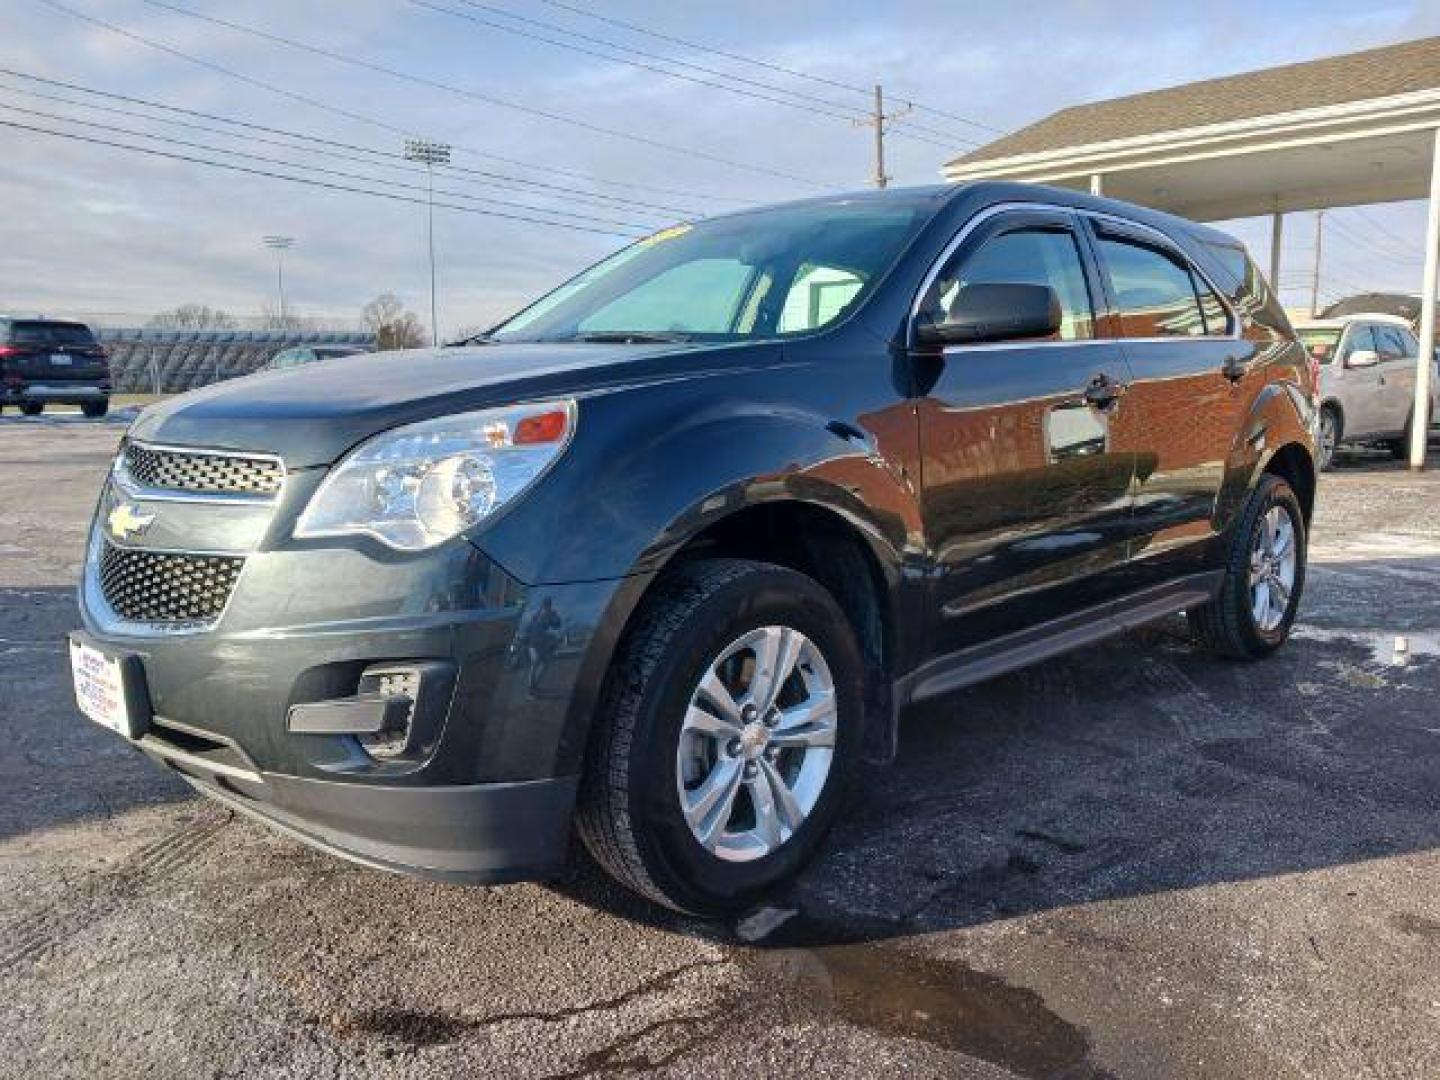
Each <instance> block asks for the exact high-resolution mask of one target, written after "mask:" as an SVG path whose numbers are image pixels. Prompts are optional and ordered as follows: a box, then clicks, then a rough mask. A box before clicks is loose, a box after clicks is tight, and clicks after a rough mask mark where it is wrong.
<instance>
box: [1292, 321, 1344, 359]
mask: <svg viewBox="0 0 1440 1080" xmlns="http://www.w3.org/2000/svg"><path fill="white" fill-rule="evenodd" d="M1295 333H1296V335H1297V336H1298V337H1299V338H1300V344H1302V345H1304V346H1305V349H1306V351H1307V352H1309V354H1310V355H1311V356H1312V357H1314V359H1315V362H1316V363H1317V364H1328V363H1330V361H1331V360H1333V359H1335V346H1337V345H1339V344H1340V330H1339V328H1338V327H1336V328H1320V327H1316V328H1313V329H1309V330H1297V331H1295Z"/></svg>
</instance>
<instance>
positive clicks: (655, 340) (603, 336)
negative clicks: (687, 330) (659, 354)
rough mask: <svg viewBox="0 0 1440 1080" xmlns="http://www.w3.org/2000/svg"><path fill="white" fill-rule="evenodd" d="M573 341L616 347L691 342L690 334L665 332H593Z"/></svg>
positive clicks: (576, 336) (579, 336) (572, 339)
mask: <svg viewBox="0 0 1440 1080" xmlns="http://www.w3.org/2000/svg"><path fill="white" fill-rule="evenodd" d="M569 340H571V341H590V342H596V343H607V344H614V345H650V344H668V343H671V342H680V341H689V340H690V335H689V334H681V333H676V332H668V331H664V330H591V331H589V332H588V333H584V334H576V335H575V336H574V337H572V338H570V339H569Z"/></svg>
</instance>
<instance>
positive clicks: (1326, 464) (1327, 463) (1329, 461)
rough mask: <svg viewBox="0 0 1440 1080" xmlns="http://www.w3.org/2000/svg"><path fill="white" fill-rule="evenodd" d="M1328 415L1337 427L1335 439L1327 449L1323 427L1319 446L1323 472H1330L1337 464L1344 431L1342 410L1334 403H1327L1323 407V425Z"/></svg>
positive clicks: (1321, 413)
mask: <svg viewBox="0 0 1440 1080" xmlns="http://www.w3.org/2000/svg"><path fill="white" fill-rule="evenodd" d="M1327 417H1328V418H1329V419H1330V422H1331V423H1332V424H1333V425H1334V427H1335V438H1334V441H1333V442H1332V443H1331V446H1330V449H1329V450H1328V451H1327V450H1326V449H1325V436H1324V433H1323V428H1322V433H1321V436H1320V445H1319V446H1318V447H1317V449H1318V450H1319V457H1320V460H1319V462H1318V465H1319V469H1320V471H1321V472H1328V471H1329V469H1330V467H1331V466H1332V465H1334V464H1335V453H1336V451H1338V450H1339V449H1340V435H1341V432H1342V431H1343V428H1342V427H1341V420H1340V412H1339V410H1338V409H1336V408H1335V407H1334V406H1333V405H1326V406H1324V407H1322V408H1321V410H1320V422H1321V424H1322V425H1323V424H1324V423H1325V420H1326V418H1327Z"/></svg>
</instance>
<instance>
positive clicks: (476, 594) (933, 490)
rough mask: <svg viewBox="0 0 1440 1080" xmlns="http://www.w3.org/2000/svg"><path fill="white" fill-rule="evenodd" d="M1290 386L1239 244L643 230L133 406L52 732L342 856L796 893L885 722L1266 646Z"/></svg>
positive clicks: (998, 221) (897, 208)
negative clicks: (948, 702)
mask: <svg viewBox="0 0 1440 1080" xmlns="http://www.w3.org/2000/svg"><path fill="white" fill-rule="evenodd" d="M1315 391H1316V378H1315V372H1314V369H1313V367H1312V364H1311V362H1310V357H1309V356H1308V354H1307V353H1306V351H1305V349H1304V348H1303V347H1302V346H1301V345H1300V343H1299V342H1298V340H1297V339H1296V337H1295V335H1294V333H1293V331H1292V330H1291V328H1290V326H1289V324H1288V323H1287V322H1286V319H1285V316H1284V314H1283V313H1282V312H1281V309H1280V307H1279V306H1278V304H1277V302H1276V299H1275V296H1274V294H1273V293H1272V292H1271V290H1270V289H1269V288H1268V287H1267V285H1266V284H1265V282H1264V280H1263V279H1262V278H1261V277H1260V275H1259V274H1258V273H1257V271H1256V269H1255V267H1254V266H1253V264H1252V263H1251V262H1250V261H1249V260H1248V259H1247V257H1246V255H1245V252H1244V250H1243V248H1242V247H1241V245H1240V244H1239V243H1237V242H1236V241H1235V240H1233V239H1231V238H1230V237H1228V236H1226V235H1224V234H1223V233H1220V232H1216V231H1214V230H1212V229H1210V228H1206V227H1202V226H1199V225H1195V224H1193V223H1191V222H1188V221H1184V220H1181V219H1179V218H1175V217H1170V216H1167V215H1163V214H1159V213H1155V212H1152V211H1148V210H1144V209H1141V208H1139V207H1135V206H1131V205H1127V204H1124V203H1119V202H1114V201H1110V200H1105V199H1100V198H1094V197H1090V196H1088V195H1082V194H1077V193H1075V192H1071V191H1063V190H1058V189H1049V188H1042V187H1034V186H1029V185H1018V184H1002V183H993V182H984V183H975V184H967V185H961V186H955V187H944V188H938V187H937V188H922V189H911V190H892V191H886V192H875V193H866V194H860V195H847V196H842V197H830V198H821V199H816V200H813V201H808V202H800V203H794V204H789V205H784V206H777V207H771V208H765V209H758V210H751V211H745V212H741V213H736V214H731V215H729V216H724V217H719V218H715V219H711V220H707V221H702V222H699V223H696V224H690V225H680V226H677V227H674V228H669V229H665V230H663V231H661V232H658V233H656V234H654V235H652V236H649V237H648V238H646V239H643V240H640V241H639V242H637V243H635V244H633V245H631V246H630V247H627V248H625V249H624V250H622V251H620V252H618V253H617V254H615V255H612V256H610V257H609V258H607V259H605V260H603V261H601V262H600V263H598V264H596V265H595V266H593V267H591V268H590V269H589V270H586V271H584V272H583V273H581V274H580V275H579V276H578V277H576V278H574V279H573V280H571V281H569V282H568V283H566V284H564V285H562V286H560V287H559V288H558V289H556V290H555V291H554V292H552V293H550V294H549V295H547V296H545V297H544V298H542V299H540V300H538V301H537V302H535V303H534V304H533V305H531V306H530V307H528V308H526V309H524V310H523V311H521V312H520V313H519V314H518V315H516V316H514V317H513V318H511V319H509V320H508V321H506V322H504V323H502V324H500V325H499V326H497V327H495V328H494V329H493V330H491V331H490V332H488V333H486V334H483V335H479V336H477V337H475V338H473V339H471V340H470V341H467V342H462V343H459V344H457V345H454V346H450V347H445V348H433V349H421V350H414V351H410V352H403V353H389V354H379V355H372V356H352V357H347V358H345V359H344V360H339V361H334V362H323V363H318V364H312V365H306V366H303V367H297V368H293V369H290V370H284V371H273V372H265V373H261V374H258V375H255V376H252V377H249V378H245V379H240V380H235V381H232V382H227V383H223V384H219V385H215V386H211V387H209V388H206V389H203V390H199V391H196V392H194V393H190V394H186V395H184V396H182V397H178V398H174V399H172V400H170V401H167V402H164V403H161V404H157V405H154V406H151V407H150V408H148V409H146V410H145V411H144V412H143V413H142V414H141V415H140V417H139V418H138V419H137V420H136V421H135V423H134V425H133V426H132V427H131V428H130V430H129V432H128V433H127V434H126V436H125V439H124V442H123V444H122V446H121V448H120V450H119V453H118V455H117V457H116V459H115V462H114V467H113V469H112V471H111V473H110V475H109V478H108V481H107V482H106V484H105V486H104V490H103V492H102V494H101V496H100V501H99V506H98V508H97V510H96V514H95V520H94V526H93V529H92V532H91V536H90V540H89V547H88V554H87V560H86V565H85V570H84V576H83V582H82V584H81V588H80V597H81V608H82V613H83V620H84V630H83V631H82V632H77V633H76V634H75V635H74V636H73V638H72V642H71V659H72V667H73V670H74V676H75V683H76V692H77V697H78V700H79V703H80V705H81V708H82V710H83V711H84V712H85V713H86V714H87V715H88V716H90V717H91V718H92V719H94V720H97V721H99V722H100V723H102V724H105V725H107V726H109V727H111V728H113V729H114V730H116V731H117V732H119V733H120V734H121V735H123V736H124V737H125V738H126V739H128V740H130V741H131V742H132V743H133V745H135V746H136V747H138V748H139V749H140V750H142V751H144V752H145V753H147V754H148V755H150V756H151V757H152V758H154V759H155V760H156V761H157V762H160V763H162V764H163V765H165V766H166V767H168V768H170V769H173V770H174V771H176V772H177V773H179V774H180V775H181V776H183V777H184V778H185V779H186V780H187V781H188V782H189V783H191V784H192V785H194V786H195V787H196V788H198V789H199V790H201V791H202V792H204V793H205V794H207V795H209V796H212V797H213V798H215V799H218V800H220V801H221V802H223V803H225V804H227V805H229V806H231V807H234V808H235V809H237V810H240V811H243V812H245V813H248V814H251V815H254V816H255V817H258V818H260V819H262V820H264V821H266V822H268V823H270V824H271V825H273V826H275V827H277V828H279V829H281V830H282V831H284V832H286V833H288V834H290V835H292V836H294V837H296V838H299V839H301V840H303V841H306V842H308V843H310V844H313V845H316V846H318V847H320V848H323V849H326V850H328V851H331V852H333V853H336V854H339V855H343V856H346V857H349V858H351V859H355V860H358V861H359V862H362V863H364V864H367V865H370V866H374V867H381V868H385V869H390V870H400V871H405V872H409V873H415V874H420V875H424V876H426V877H430V878H435V879H441V880H450V881H462V882H500V881H511V880H516V879H522V878H532V877H537V876H543V875H544V874H546V873H547V872H550V871H552V870H554V869H555V868H556V867H557V866H559V865H561V864H563V862H564V859H565V856H566V852H567V848H568V840H569V837H570V835H571V834H572V827H573V830H574V832H576V833H578V835H579V836H580V838H581V839H582V840H583V842H584V844H585V846H586V847H587V848H588V849H589V851H590V852H591V853H592V855H593V856H594V857H595V859H596V860H597V861H598V862H599V863H600V864H601V865H602V866H603V867H604V868H605V869H607V870H608V871H609V872H610V873H611V874H613V875H614V876H615V877H617V878H618V879H619V880H620V881H622V882H624V883H625V884H626V885H628V886H630V887H631V888H633V889H635V890H637V891H638V892H640V893H642V894H643V895H645V896H647V897H650V898H651V899H653V900H655V901H658V902H660V903H663V904H668V905H670V906H672V907H676V908H679V909H682V910H690V911H710V912H715V911H724V910H728V909H734V908H736V907H738V906H740V905H743V904H746V903H748V902H751V901H752V900H753V899H754V898H755V897H756V896H757V895H758V894H760V893H761V892H763V891H764V890H766V889H768V888H770V887H772V886H774V885H775V884H776V883H777V882H780V881H782V880H783V879H785V878H787V877H788V876H789V875H792V874H794V873H795V872H796V871H797V870H798V869H799V868H800V867H801V866H802V865H803V864H804V863H805V861H806V860H807V859H808V858H809V857H810V856H811V855H812V854H813V853H814V852H815V850H816V847H817V845H818V844H819V843H820V841H821V839H822V837H823V836H824V834H825V831H826V829H827V828H828V827H829V826H830V825H831V823H832V822H833V821H834V819H835V817H836V815H837V813H838V811H839V810H840V808H841V803H842V797H843V793H844V787H845V781H846V778H847V777H848V776H849V775H850V774H851V773H852V772H853V770H854V769H855V767H856V765H857V764H858V763H859V762H860V761H861V759H862V758H863V759H867V760H872V761H884V760H886V759H888V758H890V757H893V755H894V753H895V748H896V725H897V722H898V719H899V717H900V715H901V713H902V711H903V710H904V709H905V708H906V707H907V706H909V705H911V704H914V703H918V702H921V701H926V700H930V699H933V698H935V697H937V696H938V695H942V694H947V693H950V692H952V691H955V690H957V689H959V688H961V687H965V686H968V685H971V684H973V683H975V682H977V681H979V680H982V679H986V678H990V677H992V676H995V675H998V674H1000V673H1002V672H1006V671H1010V670H1012V669H1014V668H1017V667H1020V666H1022V665H1025V664H1030V663H1034V662H1036V661H1041V660H1044V659H1046V658H1047V657H1052V656H1055V655H1056V654H1059V653H1062V652H1065V651H1067V650H1070V649H1074V648H1077V647H1080V646H1084V645H1087V644H1090V643H1092V642H1096V641H1098V640H1101V639H1103V638H1106V637H1109V636H1111V635H1114V634H1117V633H1120V632H1123V631H1124V630H1126V629H1127V628H1130V627H1134V626H1136V625H1139V624H1142V623H1146V622H1149V621H1152V620H1155V619H1159V618H1163V617H1166V616H1169V615H1173V614H1176V613H1178V612H1182V611H1183V612H1184V613H1185V615H1186V617H1187V619H1188V622H1189V627H1190V631H1191V633H1192V635H1193V637H1194V639H1195V641H1196V642H1197V643H1198V644H1199V645H1200V646H1202V647H1204V648H1206V649H1208V650H1210V651H1212V652H1214V653H1217V654H1220V655H1222V656H1227V657H1232V658H1237V659H1253V658H1259V657H1262V656H1264V655H1266V654H1267V653H1269V652H1271V651H1272V650H1274V649H1276V648H1277V647H1279V646H1280V645H1281V644H1282V643H1283V642H1284V641H1285V639H1286V637H1287V635H1288V634H1289V632H1290V627H1291V623H1292V621H1293V619H1294V618H1295V611H1296V607H1297V604H1298V603H1299V600H1300V594H1301V589H1302V586H1303V584H1304V580H1305V551H1306V530H1307V526H1308V524H1309V521H1310V513H1311V506H1312V503H1313V499H1314V491H1315V465H1314V461H1315V446H1316V443H1315V431H1316V427H1317V423H1318V419H1317V412H1316V401H1315Z"/></svg>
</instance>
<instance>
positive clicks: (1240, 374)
mask: <svg viewBox="0 0 1440 1080" xmlns="http://www.w3.org/2000/svg"><path fill="white" fill-rule="evenodd" d="M1249 370H1250V365H1248V364H1247V363H1245V361H1244V360H1243V359H1241V358H1240V357H1238V356H1234V355H1231V356H1227V357H1225V362H1224V363H1222V364H1221V365H1220V374H1221V375H1224V376H1225V378H1227V379H1229V380H1230V381H1231V382H1239V381H1240V380H1241V379H1243V378H1244V377H1245V373H1246V372H1247V371H1249Z"/></svg>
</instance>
